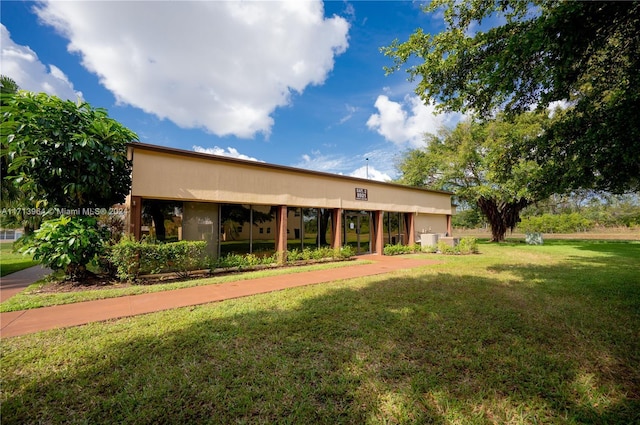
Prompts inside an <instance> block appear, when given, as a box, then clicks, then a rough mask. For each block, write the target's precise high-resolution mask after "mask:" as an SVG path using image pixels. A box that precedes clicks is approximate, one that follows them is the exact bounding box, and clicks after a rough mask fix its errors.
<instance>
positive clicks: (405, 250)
mask: <svg viewBox="0 0 640 425" xmlns="http://www.w3.org/2000/svg"><path fill="white" fill-rule="evenodd" d="M419 251H420V245H419V244H414V245H402V244H395V245H391V244H387V245H385V247H384V249H383V252H384V255H402V254H413V253H414V252H419Z"/></svg>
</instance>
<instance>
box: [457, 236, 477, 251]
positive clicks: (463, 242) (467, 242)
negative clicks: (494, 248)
mask: <svg viewBox="0 0 640 425" xmlns="http://www.w3.org/2000/svg"><path fill="white" fill-rule="evenodd" d="M456 248H457V249H458V253H460V254H477V253H478V240H477V239H476V238H462V239H460V242H458V245H457V246H456Z"/></svg>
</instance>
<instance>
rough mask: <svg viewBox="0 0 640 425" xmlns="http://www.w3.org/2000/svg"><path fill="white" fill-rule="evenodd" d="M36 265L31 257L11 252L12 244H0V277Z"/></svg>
mask: <svg viewBox="0 0 640 425" xmlns="http://www.w3.org/2000/svg"><path fill="white" fill-rule="evenodd" d="M36 264H38V262H37V261H33V260H32V259H31V257H25V256H24V255H22V254H17V253H14V252H13V243H10V242H2V243H0V277H1V276H6V275H8V274H9V273H14V272H17V271H20V270H22V269H26V268H29V267H31V266H35V265H36Z"/></svg>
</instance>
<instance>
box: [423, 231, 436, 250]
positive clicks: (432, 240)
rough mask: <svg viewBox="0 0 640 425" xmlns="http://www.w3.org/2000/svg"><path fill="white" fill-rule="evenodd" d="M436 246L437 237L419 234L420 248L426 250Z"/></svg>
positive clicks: (432, 234)
mask: <svg viewBox="0 0 640 425" xmlns="http://www.w3.org/2000/svg"><path fill="white" fill-rule="evenodd" d="M436 245H438V235H437V234H436V233H421V234H420V247H421V248H422V249H426V248H427V247H430V246H436Z"/></svg>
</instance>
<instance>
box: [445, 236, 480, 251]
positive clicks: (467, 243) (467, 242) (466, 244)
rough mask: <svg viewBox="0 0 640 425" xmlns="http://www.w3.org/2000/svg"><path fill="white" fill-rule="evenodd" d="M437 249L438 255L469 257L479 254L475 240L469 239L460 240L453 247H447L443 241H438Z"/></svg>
mask: <svg viewBox="0 0 640 425" xmlns="http://www.w3.org/2000/svg"><path fill="white" fill-rule="evenodd" d="M437 249H438V252H439V253H440V254H446V255H460V254H462V255H469V254H477V253H478V252H479V251H478V241H477V239H476V238H471V237H469V238H462V239H460V241H459V242H458V244H457V245H455V246H451V245H448V244H447V243H446V242H445V241H443V240H440V241H438V247H437Z"/></svg>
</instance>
